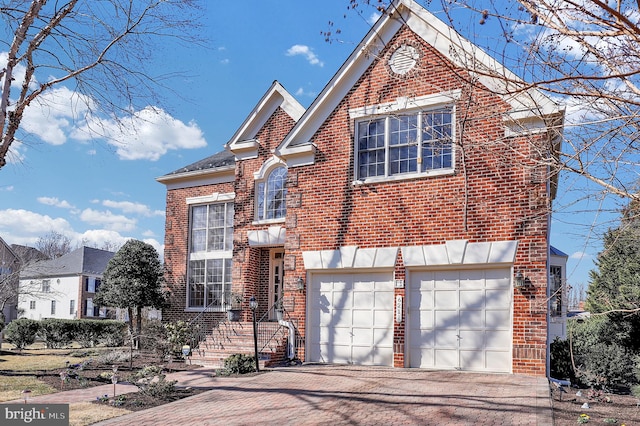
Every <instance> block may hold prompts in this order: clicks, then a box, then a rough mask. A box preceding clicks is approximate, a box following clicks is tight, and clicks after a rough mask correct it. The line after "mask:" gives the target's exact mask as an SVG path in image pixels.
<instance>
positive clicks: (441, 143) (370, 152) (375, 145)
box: [355, 107, 453, 180]
mask: <svg viewBox="0 0 640 426" xmlns="http://www.w3.org/2000/svg"><path fill="white" fill-rule="evenodd" d="M452 123H453V112H452V108H451V107H445V108H439V109H434V110H428V111H416V112H411V113H402V114H401V115H389V116H385V117H376V118H373V119H368V120H363V121H359V122H357V125H356V156H355V158H356V179H358V180H364V179H367V178H388V177H394V176H402V175H409V174H428V173H430V172H432V171H434V170H447V169H448V170H452V169H453V125H452Z"/></svg>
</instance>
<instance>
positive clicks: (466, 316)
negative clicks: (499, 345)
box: [459, 311, 485, 329]
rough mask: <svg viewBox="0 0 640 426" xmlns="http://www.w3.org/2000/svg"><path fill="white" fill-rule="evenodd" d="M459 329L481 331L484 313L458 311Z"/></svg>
mask: <svg viewBox="0 0 640 426" xmlns="http://www.w3.org/2000/svg"><path fill="white" fill-rule="evenodd" d="M459 317H460V328H461V329H482V328H484V327H485V322H484V311H460V315H459Z"/></svg>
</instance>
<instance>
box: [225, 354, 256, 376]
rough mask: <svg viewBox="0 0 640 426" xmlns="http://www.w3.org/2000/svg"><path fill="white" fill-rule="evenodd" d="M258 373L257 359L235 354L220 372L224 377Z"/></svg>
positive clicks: (228, 359) (227, 359) (227, 360)
mask: <svg viewBox="0 0 640 426" xmlns="http://www.w3.org/2000/svg"><path fill="white" fill-rule="evenodd" d="M254 371H256V362H255V358H254V357H252V356H250V355H245V354H234V355H231V356H230V357H228V358H226V359H225V360H224V368H223V369H222V370H221V371H219V372H218V374H220V375H223V376H229V375H231V374H247V373H253V372H254Z"/></svg>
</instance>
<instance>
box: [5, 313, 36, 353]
mask: <svg viewBox="0 0 640 426" xmlns="http://www.w3.org/2000/svg"><path fill="white" fill-rule="evenodd" d="M39 329H40V324H39V323H38V321H36V320H31V319H27V318H21V319H17V320H15V321H11V322H10V323H9V325H7V327H6V328H5V331H4V335H5V338H6V339H7V342H9V343H12V344H13V345H15V347H16V348H18V349H24V348H25V347H27V346H29V345H31V344H32V343H33V342H35V341H36V334H37V333H38V330H39Z"/></svg>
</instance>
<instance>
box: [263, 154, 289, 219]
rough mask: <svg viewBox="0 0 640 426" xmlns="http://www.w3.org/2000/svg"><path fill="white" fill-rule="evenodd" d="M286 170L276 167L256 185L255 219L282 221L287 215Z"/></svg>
mask: <svg viewBox="0 0 640 426" xmlns="http://www.w3.org/2000/svg"><path fill="white" fill-rule="evenodd" d="M286 183H287V168H286V167H284V166H278V167H276V168H275V169H273V170H271V171H270V173H269V174H268V175H267V177H266V179H264V180H262V181H258V182H257V183H256V219H257V220H270V219H284V217H285V216H286V214H287V203H286V201H287V187H286Z"/></svg>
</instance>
